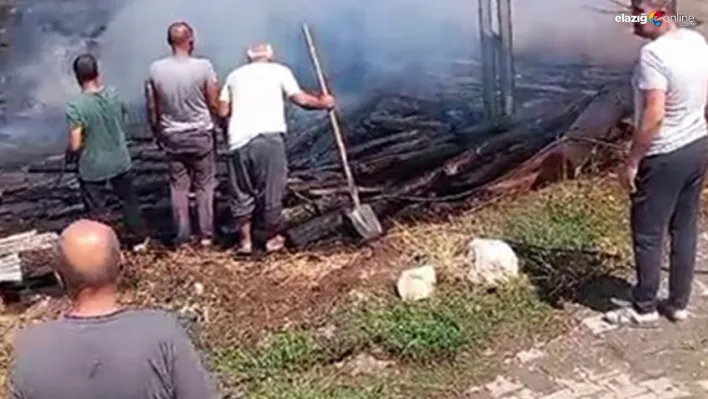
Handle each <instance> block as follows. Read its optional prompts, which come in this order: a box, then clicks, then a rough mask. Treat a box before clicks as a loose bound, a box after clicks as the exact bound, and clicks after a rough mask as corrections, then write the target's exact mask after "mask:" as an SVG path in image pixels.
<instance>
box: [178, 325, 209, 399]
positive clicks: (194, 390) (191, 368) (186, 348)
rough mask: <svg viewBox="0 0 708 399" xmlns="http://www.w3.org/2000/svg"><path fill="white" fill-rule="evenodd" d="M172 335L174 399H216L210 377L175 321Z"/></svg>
mask: <svg viewBox="0 0 708 399" xmlns="http://www.w3.org/2000/svg"><path fill="white" fill-rule="evenodd" d="M175 323H176V324H177V325H176V328H175V332H174V337H173V342H172V344H173V351H174V352H173V354H174V358H173V363H172V365H173V370H172V371H173V374H172V375H173V380H172V384H173V387H174V392H175V398H176V399H216V398H218V395H217V393H216V389H215V388H214V385H213V382H212V380H211V377H210V376H209V374H208V373H207V371H206V370H205V369H204V367H203V366H202V363H201V360H200V359H199V356H198V355H197V351H196V350H195V349H194V347H193V345H192V343H191V342H190V341H189V337H188V336H187V334H186V333H185V332H184V330H183V329H182V327H181V326H180V325H179V323H178V322H177V321H175Z"/></svg>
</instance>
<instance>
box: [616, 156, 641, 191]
mask: <svg viewBox="0 0 708 399" xmlns="http://www.w3.org/2000/svg"><path fill="white" fill-rule="evenodd" d="M638 169H639V165H638V164H637V163H636V162H634V161H628V162H627V163H626V164H625V165H624V167H623V169H622V170H621V171H620V184H621V185H622V187H624V189H625V190H627V192H629V193H630V194H634V193H635V192H636V191H637V186H636V184H635V180H636V178H637V170H638Z"/></svg>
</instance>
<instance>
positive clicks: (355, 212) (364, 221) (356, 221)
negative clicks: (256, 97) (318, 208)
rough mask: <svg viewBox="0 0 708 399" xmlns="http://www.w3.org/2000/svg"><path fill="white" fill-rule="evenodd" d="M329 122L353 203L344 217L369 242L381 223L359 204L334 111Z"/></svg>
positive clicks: (310, 42)
mask: <svg viewBox="0 0 708 399" xmlns="http://www.w3.org/2000/svg"><path fill="white" fill-rule="evenodd" d="M302 31H303V32H304V34H305V40H306V41H307V47H308V48H309V50H310V58H312V64H313V66H314V67H315V72H316V73H317V79H318V80H319V83H320V89H321V90H322V93H323V94H329V91H328V90H327V84H326V83H325V79H324V74H322V67H321V66H320V60H319V58H318V57H317V51H316V50H315V43H314V41H313V40H312V34H311V33H310V28H309V27H308V26H307V24H305V25H303V26H302ZM329 121H330V123H331V124H332V131H333V132H334V138H335V141H336V142H337V148H338V149H339V156H340V157H341V159H342V166H344V174H345V175H346V177H347V185H348V186H349V194H350V195H351V197H352V202H353V203H354V208H353V209H351V210H347V211H346V216H347V218H348V219H349V220H350V221H351V223H352V225H353V226H354V229H355V230H356V231H357V233H359V235H360V236H361V237H362V238H363V239H364V240H365V241H368V240H371V239H373V238H376V237H378V236H380V235H381V234H382V233H383V229H382V228H381V223H380V222H379V219H378V218H377V217H376V214H375V213H374V211H373V209H371V207H370V206H369V205H362V204H361V200H360V199H359V190H358V188H357V186H356V183H355V182H354V176H353V175H352V171H351V168H350V167H349V161H348V160H347V149H346V148H345V146H344V140H343V139H342V133H341V131H340V130H339V122H338V121H337V115H336V114H335V113H334V110H330V111H329Z"/></svg>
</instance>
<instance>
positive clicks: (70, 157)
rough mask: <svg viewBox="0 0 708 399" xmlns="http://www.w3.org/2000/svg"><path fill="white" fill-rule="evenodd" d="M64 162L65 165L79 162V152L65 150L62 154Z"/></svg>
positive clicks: (69, 149)
mask: <svg viewBox="0 0 708 399" xmlns="http://www.w3.org/2000/svg"><path fill="white" fill-rule="evenodd" d="M64 162H65V163H66V164H67V165H73V164H75V163H77V162H79V152H78V151H73V150H72V149H71V148H67V149H66V151H65V152H64Z"/></svg>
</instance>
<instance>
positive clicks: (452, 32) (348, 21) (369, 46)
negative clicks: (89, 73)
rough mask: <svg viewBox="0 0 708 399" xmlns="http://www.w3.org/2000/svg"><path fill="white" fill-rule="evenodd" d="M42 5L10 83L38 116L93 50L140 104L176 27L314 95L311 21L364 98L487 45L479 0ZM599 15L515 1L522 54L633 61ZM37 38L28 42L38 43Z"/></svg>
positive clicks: (200, 44)
mask: <svg viewBox="0 0 708 399" xmlns="http://www.w3.org/2000/svg"><path fill="white" fill-rule="evenodd" d="M28 1H29V0H28ZM31 1H34V2H36V3H41V4H42V10H43V12H44V14H43V15H51V16H52V19H51V21H52V22H51V23H50V24H49V26H48V27H47V24H46V21H45V22H42V21H41V19H40V20H38V19H37V18H35V19H34V20H28V21H25V22H24V25H26V26H27V29H33V30H32V32H34V35H30V36H31V37H33V38H34V40H33V41H32V46H33V47H32V51H25V53H28V54H25V55H24V56H23V57H22V62H21V63H20V65H19V67H18V68H16V69H15V70H14V73H13V74H12V76H11V80H13V81H16V82H24V83H27V82H29V83H28V84H26V85H25V86H23V87H22V90H21V91H18V92H17V93H13V96H15V95H16V96H17V98H23V99H26V101H24V103H26V104H29V105H28V107H27V109H29V110H30V111H32V112H29V113H28V112H27V109H26V110H25V112H24V114H25V115H27V116H30V115H33V116H34V115H39V114H41V113H42V112H44V110H47V109H53V110H60V109H61V107H62V106H63V104H64V103H65V102H66V101H67V99H69V98H70V96H71V95H73V94H75V93H77V91H78V89H77V87H76V85H75V83H74V80H73V77H72V76H71V73H70V63H71V60H72V58H73V57H74V56H75V55H77V54H78V53H79V52H82V51H86V50H87V49H88V48H89V47H90V46H89V45H90V44H92V43H93V42H95V43H94V44H95V45H96V48H97V49H98V50H97V54H98V55H99V58H100V61H101V68H102V72H103V74H104V77H105V78H106V80H107V83H109V84H111V85H113V86H115V87H117V88H118V90H119V91H120V92H121V94H122V95H123V97H124V99H125V100H126V101H128V102H132V103H134V104H136V105H137V104H138V103H140V102H141V101H142V99H141V94H142V82H143V81H144V79H145V78H146V75H147V71H148V66H149V64H150V63H151V62H152V61H154V60H155V59H158V58H160V57H162V56H164V55H166V54H167V53H168V50H169V49H168V47H167V44H166V40H165V39H166V37H165V36H166V29H167V26H168V25H169V24H170V23H171V22H174V21H176V20H185V21H188V22H189V23H190V24H191V25H192V26H193V27H194V28H195V30H196V35H197V53H198V55H201V56H204V57H207V58H209V59H210V60H211V61H212V62H213V64H214V65H215V67H216V69H217V72H218V73H219V75H220V77H221V79H222V80H223V78H224V76H225V75H226V74H227V73H228V72H229V71H230V70H232V69H233V68H235V67H237V66H238V65H240V64H241V63H242V62H243V59H244V50H245V48H246V47H247V46H248V45H249V44H252V43H254V42H263V41H265V42H269V43H272V44H273V46H274V47H275V50H276V54H277V56H278V58H279V59H280V60H281V61H283V62H285V63H287V64H289V65H291V66H292V67H293V69H294V70H295V73H296V75H297V76H298V78H299V80H300V81H301V83H302V84H303V85H304V86H308V87H314V86H316V81H315V80H314V76H313V73H312V69H311V67H310V62H309V58H308V53H307V49H306V48H305V45H304V40H303V38H302V33H301V25H302V23H304V22H307V23H308V24H309V25H310V26H311V28H312V29H313V31H314V34H315V37H316V41H317V43H318V47H319V52H320V55H321V56H322V60H323V64H324V66H325V68H326V70H327V72H329V74H330V76H332V77H333V79H332V84H333V85H334V89H335V90H336V92H337V94H338V95H348V94H349V95H351V96H353V97H356V96H357V95H358V94H359V93H360V92H361V91H363V90H365V89H366V88H367V86H369V85H374V84H375V83H374V80H373V79H374V77H375V76H377V75H378V76H380V75H385V74H388V73H391V74H393V75H395V74H396V73H395V72H396V71H400V70H401V69H402V68H404V67H406V66H407V67H408V68H407V69H406V72H405V74H401V73H399V74H398V75H399V76H401V75H402V76H404V77H405V79H408V80H410V81H415V80H417V79H424V76H425V75H422V74H421V75H420V76H414V75H411V71H418V72H422V71H426V70H429V69H433V68H436V67H439V66H440V65H445V62H446V60H450V59H455V58H458V59H459V58H470V57H476V56H477V54H478V48H479V44H478V43H479V35H478V27H477V21H478V13H477V10H478V4H477V2H475V1H470V0H444V1H436V0H377V1H374V0H336V1H332V0H259V1H252V2H247V1H243V0H240V1H235V0H208V1H197V0H127V1H117V0H116V1H107V0H106V1H105V2H104V1H101V2H94V1H90V0H62V1H57V2H54V1H48V0H31ZM540 3H543V5H540ZM68 4H72V6H71V7H69V8H67V7H68ZM592 7H596V8H598V7H599V8H607V9H612V8H613V7H616V6H614V5H612V4H611V3H610V2H609V1H607V3H605V2H602V1H601V2H597V1H592V0H542V1H541V0H512V13H513V30H514V47H515V51H516V53H517V54H518V55H519V56H523V57H524V58H532V59H534V60H536V61H542V62H543V61H545V62H557V61H565V62H585V63H599V64H613V65H623V64H624V65H626V64H627V63H629V62H631V61H632V60H633V59H634V56H635V54H636V48H637V46H638V45H639V44H640V42H639V41H638V40H637V39H635V38H633V37H632V35H631V33H630V32H629V29H630V26H628V25H623V24H620V23H617V22H615V19H614V16H615V15H616V13H615V14H612V13H601V12H598V11H597V10H596V9H593V8H592ZM35 14H37V13H36V12H35ZM100 25H105V31H102V30H101V29H98V28H97V26H100ZM36 26H39V27H41V29H40V28H34V27H36ZM26 33H27V32H24V33H23V34H21V35H19V37H20V38H21V37H30V36H28V35H27V34H26ZM25 41H26V40H25ZM22 44H23V45H27V46H29V44H28V43H22ZM411 65H413V66H414V67H413V68H411ZM55 122H56V121H55ZM55 122H52V124H54V126H56V123H55ZM3 130H5V131H7V130H8V129H3ZM10 130H11V129H10ZM21 130H22V134H27V133H26V132H25V129H21Z"/></svg>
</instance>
